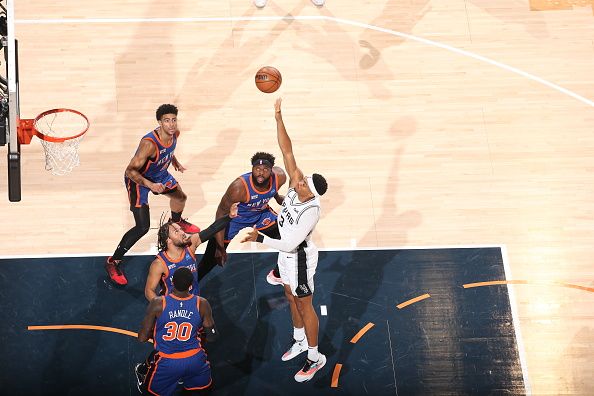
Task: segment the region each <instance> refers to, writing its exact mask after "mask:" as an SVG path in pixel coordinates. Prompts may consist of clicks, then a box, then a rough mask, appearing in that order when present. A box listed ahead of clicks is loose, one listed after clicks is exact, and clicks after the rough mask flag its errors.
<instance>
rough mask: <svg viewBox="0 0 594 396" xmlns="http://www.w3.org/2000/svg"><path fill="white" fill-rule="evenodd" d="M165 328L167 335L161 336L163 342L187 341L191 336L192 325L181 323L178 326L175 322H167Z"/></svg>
mask: <svg viewBox="0 0 594 396" xmlns="http://www.w3.org/2000/svg"><path fill="white" fill-rule="evenodd" d="M165 328H166V329H167V334H164V335H163V340H164V341H172V340H179V341H188V340H189V339H190V334H192V325H191V324H190V323H188V322H183V323H182V324H179V325H178V324H177V323H176V322H168V323H167V324H166V325H165Z"/></svg>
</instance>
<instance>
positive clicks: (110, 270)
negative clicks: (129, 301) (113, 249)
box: [105, 256, 128, 286]
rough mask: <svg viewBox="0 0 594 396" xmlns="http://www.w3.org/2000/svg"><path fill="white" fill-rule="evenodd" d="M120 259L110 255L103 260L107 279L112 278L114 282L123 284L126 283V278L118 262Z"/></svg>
mask: <svg viewBox="0 0 594 396" xmlns="http://www.w3.org/2000/svg"><path fill="white" fill-rule="evenodd" d="M121 262H122V260H113V259H112V258H111V256H110V257H108V258H107V260H106V261H105V271H106V272H107V275H109V279H111V280H112V282H114V283H115V284H118V285H121V286H125V285H127V284H128V279H126V275H124V273H123V272H122V270H121V269H120V265H119V264H120V263H121Z"/></svg>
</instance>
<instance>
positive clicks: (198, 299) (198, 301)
mask: <svg viewBox="0 0 594 396" xmlns="http://www.w3.org/2000/svg"><path fill="white" fill-rule="evenodd" d="M196 309H197V310H198V315H200V296H196ZM201 317H202V316H201ZM198 339H200V337H198Z"/></svg>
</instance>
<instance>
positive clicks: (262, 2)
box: [254, 0, 319, 8]
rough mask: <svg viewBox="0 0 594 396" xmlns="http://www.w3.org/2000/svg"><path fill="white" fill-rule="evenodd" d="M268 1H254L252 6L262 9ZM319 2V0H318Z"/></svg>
mask: <svg viewBox="0 0 594 396" xmlns="http://www.w3.org/2000/svg"><path fill="white" fill-rule="evenodd" d="M267 1H268V0H254V5H255V6H256V7H258V8H264V7H266V2H267ZM318 1H319V0H318Z"/></svg>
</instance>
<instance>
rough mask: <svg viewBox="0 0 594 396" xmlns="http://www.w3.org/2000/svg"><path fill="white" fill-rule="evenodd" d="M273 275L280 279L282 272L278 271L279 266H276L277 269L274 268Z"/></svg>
mask: <svg viewBox="0 0 594 396" xmlns="http://www.w3.org/2000/svg"><path fill="white" fill-rule="evenodd" d="M272 273H273V274H274V276H276V277H277V278H280V270H279V269H278V264H277V265H276V267H274V269H273V270H272Z"/></svg>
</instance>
